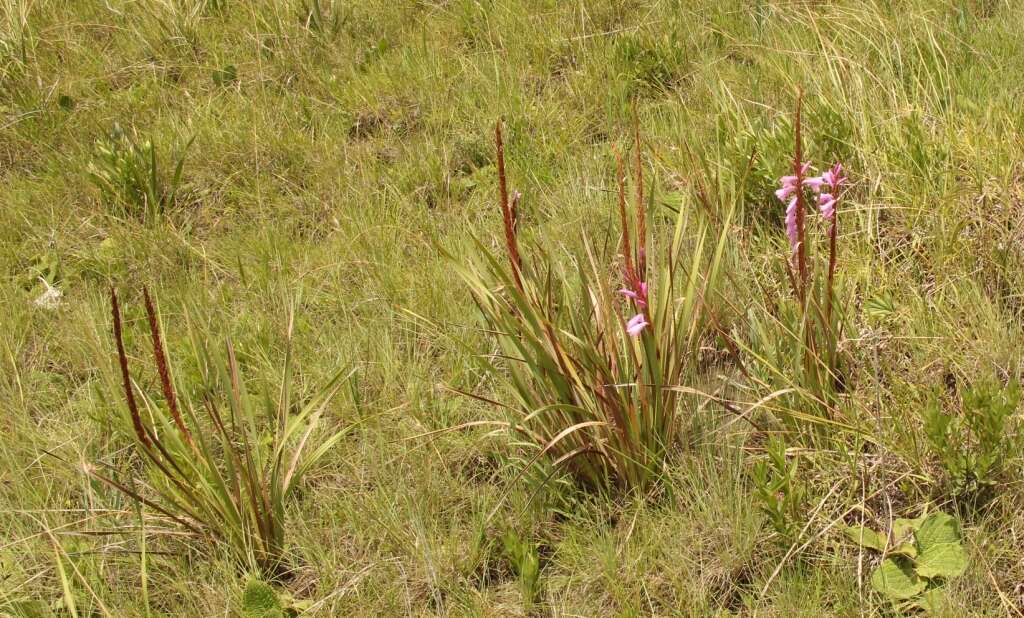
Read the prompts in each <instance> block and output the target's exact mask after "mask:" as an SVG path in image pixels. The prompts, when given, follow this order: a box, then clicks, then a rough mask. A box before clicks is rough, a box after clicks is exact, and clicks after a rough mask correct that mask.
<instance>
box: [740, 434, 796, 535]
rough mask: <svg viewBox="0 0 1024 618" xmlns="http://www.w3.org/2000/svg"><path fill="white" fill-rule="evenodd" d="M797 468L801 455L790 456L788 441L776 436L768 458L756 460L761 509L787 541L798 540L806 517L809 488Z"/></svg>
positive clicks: (766, 453) (756, 490)
mask: <svg viewBox="0 0 1024 618" xmlns="http://www.w3.org/2000/svg"><path fill="white" fill-rule="evenodd" d="M798 471H799V458H798V457H793V458H792V459H791V460H788V459H787V457H786V444H785V442H783V441H782V439H781V438H778V437H774V436H773V437H772V438H771V439H770V440H769V442H768V447H767V449H766V451H765V458H764V459H762V460H760V461H758V462H757V463H755V464H754V471H753V481H754V492H755V495H756V497H757V500H758V502H759V504H760V507H761V512H762V513H764V514H765V516H766V517H768V522H769V523H770V524H771V526H772V528H774V529H775V532H777V533H778V534H779V538H780V539H781V540H782V542H783V543H786V544H790V543H793V542H795V541H796V540H797V537H799V535H800V531H801V529H802V528H803V525H804V522H805V521H806V517H807V492H806V489H805V487H804V485H803V484H802V483H801V482H800V480H799V478H798V476H797V473H798Z"/></svg>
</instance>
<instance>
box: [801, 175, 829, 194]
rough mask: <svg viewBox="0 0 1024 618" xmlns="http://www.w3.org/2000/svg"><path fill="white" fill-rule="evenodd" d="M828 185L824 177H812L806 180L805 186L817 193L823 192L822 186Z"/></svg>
mask: <svg viewBox="0 0 1024 618" xmlns="http://www.w3.org/2000/svg"><path fill="white" fill-rule="evenodd" d="M824 184H826V182H825V177H824V176H811V177H810V178H804V185H806V186H808V187H810V188H811V189H812V190H814V192H815V193H817V192H818V191H821V186H822V185H824Z"/></svg>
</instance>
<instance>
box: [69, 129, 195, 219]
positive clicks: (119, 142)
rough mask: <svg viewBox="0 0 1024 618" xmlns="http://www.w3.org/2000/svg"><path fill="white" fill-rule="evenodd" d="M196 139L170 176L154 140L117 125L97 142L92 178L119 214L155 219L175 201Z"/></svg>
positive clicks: (178, 159) (180, 156)
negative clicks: (160, 158) (140, 136)
mask: <svg viewBox="0 0 1024 618" xmlns="http://www.w3.org/2000/svg"><path fill="white" fill-rule="evenodd" d="M194 139H195V138H194V137H193V138H192V139H191V140H189V142H188V143H187V144H186V145H185V148H184V149H183V150H182V152H181V154H179V155H178V157H177V160H176V161H175V164H174V170H173V172H172V173H171V175H170V178H169V179H168V178H166V177H165V173H164V171H163V170H162V169H161V168H160V164H159V161H158V159H157V152H156V148H155V147H154V145H153V142H152V140H150V139H141V138H139V136H138V135H136V134H135V132H134V131H132V132H131V133H128V132H126V131H125V130H124V129H122V128H121V126H120V125H118V124H115V125H114V128H113V129H112V130H111V131H110V133H108V134H107V135H106V136H105V137H104V138H103V139H100V140H99V141H98V142H97V143H96V153H95V156H94V158H93V160H92V162H91V163H90V164H89V168H88V174H89V179H90V180H91V181H92V183H93V184H94V185H96V187H97V188H98V189H99V190H100V193H101V194H102V196H103V199H104V201H105V202H106V203H107V205H108V207H109V208H111V210H112V211H113V212H114V213H115V214H116V215H117V216H119V217H123V218H133V219H140V220H143V221H147V222H150V223H152V222H155V221H156V220H157V219H158V218H159V217H160V215H162V214H163V213H164V212H165V211H166V210H167V209H168V208H169V207H171V206H172V205H173V204H174V203H175V200H176V198H177V194H178V189H179V187H180V185H181V174H182V170H183V168H184V165H185V153H186V152H187V151H188V148H189V146H191V145H192V141H193V140H194Z"/></svg>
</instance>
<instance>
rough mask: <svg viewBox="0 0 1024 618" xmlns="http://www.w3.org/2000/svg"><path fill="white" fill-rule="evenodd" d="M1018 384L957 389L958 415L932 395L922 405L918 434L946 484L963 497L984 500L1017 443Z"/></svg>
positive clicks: (992, 383)
mask: <svg viewBox="0 0 1024 618" xmlns="http://www.w3.org/2000/svg"><path fill="white" fill-rule="evenodd" d="M1019 403H1020V387H1019V386H1018V385H1017V383H1016V382H1011V383H1010V384H1009V385H1007V386H1003V385H1001V384H998V383H995V382H987V381H983V382H978V383H975V384H972V385H971V386H969V387H967V388H966V389H965V390H964V393H963V409H962V412H963V413H962V415H960V416H955V415H953V414H947V413H946V412H945V411H943V409H942V405H941V403H940V402H939V399H938V397H934V396H933V397H932V398H931V399H930V400H929V402H928V405H926V406H925V407H924V411H923V417H924V434H925V437H926V438H927V441H928V445H929V447H930V449H931V451H932V454H933V455H934V457H935V459H936V460H938V461H939V463H940V464H941V466H942V469H943V471H944V472H945V473H946V474H947V475H948V478H949V481H950V484H951V489H952V491H953V492H954V494H955V495H957V496H960V497H963V498H973V499H984V498H985V497H987V495H988V494H989V493H990V491H991V489H992V487H993V486H994V485H995V484H996V482H997V481H998V480H999V478H1000V476H1001V475H1002V472H1003V469H1004V466H1005V464H1006V462H1007V460H1008V459H1009V458H1010V457H1011V455H1012V454H1013V452H1014V448H1015V447H1016V446H1017V445H1018V444H1019V435H1018V430H1017V422H1016V419H1015V418H1014V413H1015V412H1016V410H1017V405H1018V404H1019Z"/></svg>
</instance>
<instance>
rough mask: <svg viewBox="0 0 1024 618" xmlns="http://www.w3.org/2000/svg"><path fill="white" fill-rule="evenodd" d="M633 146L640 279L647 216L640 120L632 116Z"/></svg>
mask: <svg viewBox="0 0 1024 618" xmlns="http://www.w3.org/2000/svg"><path fill="white" fill-rule="evenodd" d="M634 122H635V126H634V134H633V138H634V142H635V144H634V146H635V149H636V158H635V164H636V262H637V275H638V277H639V278H640V280H641V281H643V280H645V279H646V275H647V216H646V212H645V209H644V168H643V162H642V161H641V160H640V121H639V120H636V119H635V118H634Z"/></svg>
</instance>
